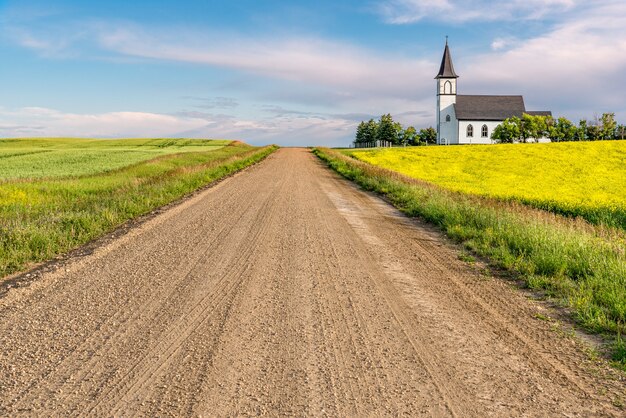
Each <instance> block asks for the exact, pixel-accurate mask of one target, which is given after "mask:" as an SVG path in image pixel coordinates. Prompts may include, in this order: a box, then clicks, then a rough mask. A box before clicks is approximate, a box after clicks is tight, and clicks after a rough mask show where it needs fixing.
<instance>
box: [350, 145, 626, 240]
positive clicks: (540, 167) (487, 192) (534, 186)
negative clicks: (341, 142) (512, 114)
mask: <svg viewBox="0 0 626 418" xmlns="http://www.w3.org/2000/svg"><path fill="white" fill-rule="evenodd" d="M347 153H348V154H349V155H352V156H354V157H356V158H358V159H359V160H362V161H365V162H368V163H370V164H373V165H377V166H380V167H384V168H388V169H391V170H394V171H397V172H399V173H402V174H405V175H407V176H410V177H413V178H416V179H421V180H426V181H428V182H431V183H433V184H437V185H439V186H442V187H444V188H446V189H448V190H453V191H459V192H464V193H470V194H475V195H480V196H487V197H493V198H497V199H502V200H515V201H518V202H521V203H524V204H527V205H530V206H533V207H536V208H540V209H545V210H549V211H552V212H555V213H559V214H562V215H566V216H581V217H583V218H585V219H586V220H588V221H590V222H592V223H594V224H605V225H608V226H617V227H620V228H623V229H626V141H598V142H567V143H555V144H507V145H486V146H457V147H410V148H387V149H372V150H350V151H347Z"/></svg>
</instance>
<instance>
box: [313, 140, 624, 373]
mask: <svg viewBox="0 0 626 418" xmlns="http://www.w3.org/2000/svg"><path fill="white" fill-rule="evenodd" d="M552 145H555V144H552ZM625 145H626V144H625ZM615 146H617V145H615ZM620 146H621V144H620ZM533 147H534V145H529V146H522V147H517V148H516V146H511V147H507V148H500V150H511V151H510V152H511V153H513V152H518V151H519V150H530V149H532V150H533V151H534V150H536V149H541V148H533ZM433 148H434V147H433ZM472 148H474V147H469V146H468V147H437V149H433V150H432V151H431V150H423V151H422V150H419V151H412V150H411V151H408V150H406V151H405V150H389V151H386V150H381V151H374V152H371V151H357V152H354V151H349V152H347V151H343V152H339V151H336V150H330V149H324V148H319V149H315V150H314V152H315V153H316V154H317V155H318V156H319V157H320V158H321V159H322V160H324V161H326V162H327V163H328V165H329V166H330V167H331V168H333V169H334V170H336V171H337V172H338V173H340V174H342V175H343V176H344V177H346V178H348V179H349V180H352V181H354V182H356V183H357V184H359V185H360V186H361V187H362V188H364V189H366V190H372V191H375V192H377V193H380V194H382V195H384V196H385V197H386V198H387V199H388V200H389V201H390V202H391V203H393V204H394V205H395V206H396V207H397V208H398V209H400V210H401V211H402V212H404V213H405V214H407V215H408V216H414V217H419V218H421V219H423V220H425V221H427V222H430V223H432V224H434V225H436V226H438V227H439V228H441V230H442V231H444V232H445V233H446V234H447V235H448V236H449V237H450V238H452V239H454V240H456V241H457V242H460V243H461V244H462V245H463V247H464V249H465V251H469V252H471V253H474V254H477V255H479V256H482V257H486V258H487V259H489V260H490V262H491V263H492V264H493V265H495V266H497V267H498V268H499V269H504V270H506V271H509V272H513V273H514V277H516V278H519V279H521V280H523V281H524V282H525V284H526V285H527V286H528V287H529V288H532V289H535V290H537V291H540V292H542V293H544V294H545V295H547V296H549V297H553V298H555V299H556V300H557V301H560V302H562V303H563V304H564V305H566V306H568V307H569V308H570V309H569V312H571V313H572V316H573V317H574V318H575V319H576V320H577V321H578V323H579V324H581V325H583V326H584V327H585V328H586V329H588V330H591V331H594V332H599V333H605V334H608V335H612V336H613V338H614V343H613V347H612V348H613V350H612V355H613V358H614V360H615V361H616V362H617V363H619V365H620V367H623V368H625V369H626V340H624V339H623V337H622V336H623V335H624V334H625V333H626V233H625V232H624V231H623V230H620V229H616V228H605V227H602V226H594V225H591V224H589V223H587V222H585V221H581V220H580V219H570V218H564V217H557V216H554V215H553V214H551V213H548V212H545V211H542V210H537V209H534V208H530V207H528V206H526V205H523V204H518V203H517V202H514V201H513V202H511V201H506V202H505V201H502V200H501V199H497V198H496V199H494V198H486V197H478V196H474V195H473V194H471V193H459V192H456V191H451V190H449V188H446V187H442V186H438V185H435V184H432V183H428V182H425V181H422V180H417V179H412V178H410V177H408V176H404V175H400V174H398V173H397V171H392V170H389V169H386V168H382V167H379V166H374V165H371V164H369V163H366V162H363V161H360V160H357V159H355V158H352V157H350V156H348V155H346V154H349V155H353V154H355V153H356V154H361V155H369V156H371V155H374V156H376V155H382V156H387V157H388V156H389V155H393V156H394V157H396V158H398V156H402V157H407V158H408V157H411V158H412V159H414V156H413V153H414V152H415V153H424V154H422V155H426V156H428V157H432V156H433V155H437V154H439V155H440V157H442V156H441V154H445V153H447V152H449V153H450V154H451V155H452V156H455V157H456V158H460V156H461V155H462V154H464V153H468V154H472V153H477V154H478V155H479V154H480V153H481V152H485V151H486V150H488V149H489V148H490V147H489V146H487V147H485V148H484V149H477V150H476V151H474V150H473V149H472ZM476 148H482V147H476ZM543 150H544V152H550V151H551V150H550V149H549V148H543ZM477 154H474V155H477ZM517 155H519V154H517ZM618 155H619V153H618ZM449 158H450V159H448V161H450V162H451V164H452V163H453V161H452V160H451V159H452V157H449ZM581 158H582V157H581ZM571 159H572V160H575V159H576V155H572V156H571ZM435 161H437V160H435ZM439 161H441V160H439ZM405 163H406V161H405ZM472 164H474V165H478V166H481V167H483V166H484V168H483V171H485V170H487V171H488V170H490V167H489V166H488V165H485V164H484V163H482V162H476V161H475V162H473V163H472ZM572 164H577V163H576V162H572ZM425 165H428V164H427V163H425ZM459 165H461V166H462V165H463V163H462V162H460V163H458V162H457V166H459ZM500 169H502V170H506V167H505V166H501V167H500ZM444 177H445V176H444ZM535 181H536V182H539V181H540V179H536V180H535ZM617 181H621V180H620V179H617ZM592 185H593V183H591V184H590V186H589V187H590V188H591V187H592ZM511 187H513V186H511ZM611 190H614V189H611ZM582 192H583V191H582V190H581V193H582ZM623 192H624V189H622V193H623ZM589 193H590V194H592V193H593V190H589Z"/></svg>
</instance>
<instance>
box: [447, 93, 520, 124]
mask: <svg viewBox="0 0 626 418" xmlns="http://www.w3.org/2000/svg"><path fill="white" fill-rule="evenodd" d="M454 110H455V113H456V118H457V119H458V120H504V119H506V118H510V117H513V116H517V117H518V118H521V117H522V114H523V113H527V112H526V107H525V106H524V98H523V97H522V96H468V95H458V96H456V104H455V105H454Z"/></svg>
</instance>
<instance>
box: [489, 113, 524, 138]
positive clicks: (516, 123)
mask: <svg viewBox="0 0 626 418" xmlns="http://www.w3.org/2000/svg"><path fill="white" fill-rule="evenodd" d="M520 127H521V119H520V118H518V117H515V116H513V117H512V118H508V119H505V120H504V121H502V123H501V124H500V125H498V126H496V127H495V129H494V130H493V132H492V133H491V139H493V140H494V141H495V142H498V143H501V144H512V143H513V142H515V141H517V140H519V139H520V136H521V129H520Z"/></svg>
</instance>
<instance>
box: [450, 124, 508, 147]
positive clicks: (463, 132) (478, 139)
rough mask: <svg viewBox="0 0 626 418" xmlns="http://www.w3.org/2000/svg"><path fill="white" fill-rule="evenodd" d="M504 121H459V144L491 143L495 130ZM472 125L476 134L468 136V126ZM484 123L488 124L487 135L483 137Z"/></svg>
mask: <svg viewBox="0 0 626 418" xmlns="http://www.w3.org/2000/svg"><path fill="white" fill-rule="evenodd" d="M501 123H502V121H493V120H488V121H486V120H471V121H468V120H462V121H459V144H491V143H493V142H492V141H491V134H492V133H493V130H494V129H495V128H496V126H498V125H499V124H501ZM469 125H472V126H473V127H474V136H473V137H468V136H467V127H468V126H469ZM483 125H487V137H486V138H483V137H482V136H481V131H482V127H483Z"/></svg>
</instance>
